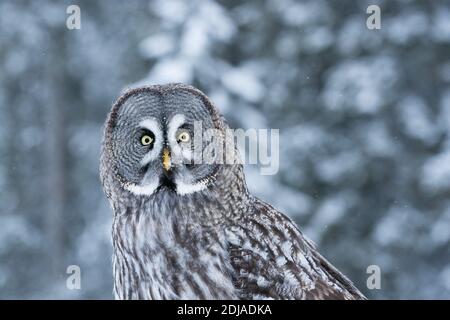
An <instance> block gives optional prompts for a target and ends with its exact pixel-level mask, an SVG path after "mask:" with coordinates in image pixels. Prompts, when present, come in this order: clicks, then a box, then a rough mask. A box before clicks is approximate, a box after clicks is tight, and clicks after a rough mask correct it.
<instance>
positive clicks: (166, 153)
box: [162, 148, 171, 171]
mask: <svg viewBox="0 0 450 320" xmlns="http://www.w3.org/2000/svg"><path fill="white" fill-rule="evenodd" d="M162 164H163V168H164V170H166V171H169V169H170V167H171V162H170V151H169V149H167V148H164V150H163V154H162Z"/></svg>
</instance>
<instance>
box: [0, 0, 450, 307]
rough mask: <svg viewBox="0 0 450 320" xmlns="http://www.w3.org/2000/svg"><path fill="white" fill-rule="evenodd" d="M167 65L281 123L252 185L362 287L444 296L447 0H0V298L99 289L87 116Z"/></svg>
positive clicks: (86, 293)
mask: <svg viewBox="0 0 450 320" xmlns="http://www.w3.org/2000/svg"><path fill="white" fill-rule="evenodd" d="M70 4H78V5H79V6H80V8H81V26H82V29H81V30H68V29H67V28H66V26H65V22H66V21H65V20H66V18H67V14H66V8H67V6H68V5H70ZM370 4H378V5H380V7H381V30H368V29H367V28H366V18H367V17H368V15H367V14H366V8H367V7H368V5H370ZM171 81H179V82H184V83H189V84H193V85H195V86H197V87H199V88H200V89H202V90H203V91H204V92H205V93H207V94H208V95H209V96H210V97H211V98H212V99H213V101H214V102H215V103H216V105H217V106H218V107H220V109H221V110H222V111H223V113H224V114H225V115H226V117H227V119H228V120H229V122H230V123H231V125H232V126H233V127H235V128H279V129H280V134H281V138H280V147H281V155H280V171H279V173H278V174H277V175H275V176H260V175H259V174H258V171H257V170H256V169H255V168H252V167H250V168H247V172H248V177H249V178H248V184H249V187H250V189H252V190H253V191H254V192H255V193H257V194H258V195H259V196H260V197H262V198H263V199H265V200H267V201H268V202H270V203H272V204H274V205H275V207H277V208H279V209H281V210H282V211H284V212H286V213H288V214H289V215H290V216H291V217H293V218H294V219H295V220H296V221H297V222H298V224H299V225H300V227H301V229H302V230H303V231H304V232H305V233H306V234H307V235H308V236H309V237H310V238H312V239H313V240H314V241H315V242H316V243H317V244H318V246H319V248H320V250H321V252H322V253H323V254H324V255H325V256H326V257H327V258H328V259H329V260H330V261H332V262H333V263H334V264H335V265H336V266H337V267H338V268H339V269H341V270H342V271H343V272H344V273H345V274H347V275H348V276H349V277H350V278H351V279H353V280H354V282H355V283H356V284H357V286H358V287H359V288H360V289H361V290H362V291H363V292H364V293H365V294H366V295H367V296H368V297H369V298H402V299H404V298H426V299H430V298H447V299H449V298H450V259H449V258H450V2H449V1H419V0H416V1H413V0H410V1H406V0H405V1H377V0H370V1H364V0H363V1H350V0H347V1H337V0H336V1H331V0H330V1H325V0H310V1H294V0H268V1H260V0H248V1H237V0H231V1H225V0H223V1H217V0H215V1H206V0H193V1H181V0H179V1H178V0H174V1H167V0H156V1H127V2H119V1H70V2H68V1H58V2H57V3H56V2H55V1H45V0H40V1H12V0H11V1H10V0H6V1H5V0H2V1H1V2H0V114H1V116H0V137H1V139H0V190H1V192H0V298H63V299H65V298H100V299H110V298H112V293H111V292H112V275H111V263H110V261H111V243H110V224H111V218H112V215H111V211H110V209H109V205H108V203H107V201H106V200H105V197H104V195H103V193H102V191H101V187H100V183H99V179H98V159H99V147H100V139H101V127H102V125H103V121H104V120H105V117H106V114H107V112H108V111H109V110H110V107H111V104H112V102H113V101H114V100H115V99H116V98H117V96H118V95H119V94H120V91H121V90H122V89H123V88H124V87H125V86H128V85H132V84H134V85H135V84H141V83H165V82H171ZM73 264H74V265H78V266H80V268H81V272H82V280H81V286H82V288H81V290H73V291H71V290H68V289H67V288H66V285H65V284H66V277H67V274H66V268H67V266H68V265H73ZM372 264H375V265H378V266H380V268H381V272H382V280H381V289H380V290H369V289H367V287H366V279H367V276H368V275H367V274H366V268H367V267H368V266H369V265H372Z"/></svg>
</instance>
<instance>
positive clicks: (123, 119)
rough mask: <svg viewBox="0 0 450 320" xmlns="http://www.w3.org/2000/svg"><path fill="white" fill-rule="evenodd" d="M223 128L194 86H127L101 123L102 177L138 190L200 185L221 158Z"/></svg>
mask: <svg viewBox="0 0 450 320" xmlns="http://www.w3.org/2000/svg"><path fill="white" fill-rule="evenodd" d="M225 128H226V124H225V123H224V121H223V120H222V117H221V116H220V114H219V112H218V111H217V109H216V108H215V107H214V106H213V104H212V103H211V101H210V100H209V99H208V98H207V97H206V95H204V94H203V93H202V92H201V91H199V90H198V89H195V88H194V87H191V86H187V85H182V84H168V85H155V86H145V87H140V88H134V89H131V90H129V91H127V92H125V93H124V94H123V95H122V96H121V97H120V98H119V99H118V100H117V101H116V103H115V104H114V105H113V108H112V110H111V112H110V115H109V117H108V119H107V122H106V125H105V132H104V140H103V149H102V165H101V172H102V176H103V178H102V179H103V180H105V176H109V177H110V179H112V180H114V181H115V182H118V183H119V184H120V186H121V187H122V188H123V189H125V190H127V191H128V192H131V193H132V194H134V195H138V196H151V195H153V194H155V193H158V192H173V193H175V194H178V195H186V194H191V193H196V192H200V191H202V190H205V189H206V188H208V186H209V185H210V184H211V183H213V182H214V180H215V178H216V176H217V173H218V171H219V169H220V166H221V165H222V163H223V161H222V160H221V159H219V158H221V157H223V153H222V152H221V151H222V150H223V141H224V131H225ZM206 133H208V134H206ZM206 149H207V150H208V152H207V154H208V157H206V158H205V150H206Z"/></svg>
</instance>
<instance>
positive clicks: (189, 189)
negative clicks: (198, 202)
mask: <svg viewBox="0 0 450 320" xmlns="http://www.w3.org/2000/svg"><path fill="white" fill-rule="evenodd" d="M176 185H177V193H178V194H179V195H182V196H184V195H186V194H191V193H194V192H199V191H202V190H205V189H206V187H207V185H206V182H204V181H200V182H197V183H192V184H187V183H183V182H177V183H176Z"/></svg>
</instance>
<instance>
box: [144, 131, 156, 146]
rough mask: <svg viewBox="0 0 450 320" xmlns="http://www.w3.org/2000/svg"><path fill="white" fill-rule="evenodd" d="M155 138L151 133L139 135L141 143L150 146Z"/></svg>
mask: <svg viewBox="0 0 450 320" xmlns="http://www.w3.org/2000/svg"><path fill="white" fill-rule="evenodd" d="M154 140H155V139H154V138H153V135H152V134H151V133H145V134H143V135H142V136H141V144H142V145H143V146H150V145H151V144H152V143H153V141H154Z"/></svg>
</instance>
